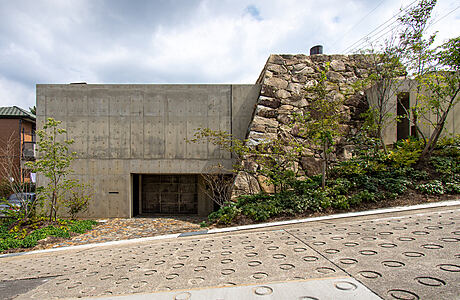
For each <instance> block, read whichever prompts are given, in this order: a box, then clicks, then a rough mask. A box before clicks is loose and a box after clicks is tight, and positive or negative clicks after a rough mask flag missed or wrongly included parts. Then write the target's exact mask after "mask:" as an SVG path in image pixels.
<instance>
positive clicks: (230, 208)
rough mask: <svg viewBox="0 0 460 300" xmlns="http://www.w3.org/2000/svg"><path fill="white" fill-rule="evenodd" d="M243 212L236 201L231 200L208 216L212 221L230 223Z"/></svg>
mask: <svg viewBox="0 0 460 300" xmlns="http://www.w3.org/2000/svg"><path fill="white" fill-rule="evenodd" d="M240 213H241V209H240V208H238V207H236V203H234V202H229V203H226V204H225V206H222V207H221V208H220V209H219V210H217V211H215V212H212V213H211V214H209V216H208V220H209V222H210V223H214V222H216V223H218V224H230V223H231V222H232V221H233V219H234V218H235V217H236V216H237V215H239V214H240Z"/></svg>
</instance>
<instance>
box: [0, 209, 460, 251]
mask: <svg viewBox="0 0 460 300" xmlns="http://www.w3.org/2000/svg"><path fill="white" fill-rule="evenodd" d="M456 205H460V200H449V201H442V202H435V203H426V204H417V205H411V206H396V207H391V208H381V209H373V210H368V211H360V212H351V213H342V214H335V215H328V216H321V217H312V218H306V219H297V220H288V221H279V222H271V223H260V224H251V225H243V226H235V227H227V228H217V229H210V230H201V231H198V232H193V231H192V232H184V233H175V234H167V235H159V236H152V237H145V238H137V239H129V240H121V241H112V242H103V243H94V244H85V245H78V246H68V247H60V248H52V249H44V250H35V251H28V252H19V253H8V254H0V258H5V257H14V256H22V255H31V254H41V253H48V252H58V251H65V250H84V249H88V248H95V247H102V246H112V245H123V244H130V243H136V242H147V241H155V240H163V239H172V238H179V237H187V236H188V237H190V236H195V235H205V234H213V233H223V232H234V231H240V230H249V229H259V228H264V227H275V226H283V225H290V224H301V223H308V222H315V221H324V220H334V219H341V218H350V217H359V216H369V215H379V214H385V213H391V212H402V211H410V210H417V209H426V208H437V207H449V206H456Z"/></svg>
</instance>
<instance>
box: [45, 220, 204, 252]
mask: <svg viewBox="0 0 460 300" xmlns="http://www.w3.org/2000/svg"><path fill="white" fill-rule="evenodd" d="M204 220H206V218H205V217H195V216H177V217H174V218H173V217H136V218H130V219H123V218H115V219H108V220H107V221H106V222H103V223H101V224H99V225H97V226H95V227H94V228H93V229H92V230H90V231H88V232H86V233H83V234H80V235H78V236H75V237H73V238H72V239H70V240H67V241H64V242H59V243H56V244H50V245H46V247H40V248H42V249H44V248H57V247H67V246H77V245H83V244H91V243H103V242H111V241H120V240H128V239H137V238H143V237H151V236H158V235H165V234H171V233H179V232H184V231H197V230H200V222H201V221H204Z"/></svg>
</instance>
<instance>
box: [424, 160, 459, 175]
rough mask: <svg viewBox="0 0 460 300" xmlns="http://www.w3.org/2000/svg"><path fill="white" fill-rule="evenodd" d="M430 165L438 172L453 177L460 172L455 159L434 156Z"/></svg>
mask: <svg viewBox="0 0 460 300" xmlns="http://www.w3.org/2000/svg"><path fill="white" fill-rule="evenodd" d="M430 163H431V165H432V166H433V167H434V168H435V170H436V172H438V173H440V174H443V175H452V174H454V173H459V171H460V170H459V169H460V168H459V166H458V164H457V160H456V159H455V158H453V157H442V156H434V157H431V159H430Z"/></svg>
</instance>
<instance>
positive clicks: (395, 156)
mask: <svg viewBox="0 0 460 300" xmlns="http://www.w3.org/2000/svg"><path fill="white" fill-rule="evenodd" d="M421 153H422V141H419V140H416V139H413V138H409V139H406V140H401V141H398V142H397V143H395V147H394V150H393V151H390V153H389V155H388V158H389V159H390V161H391V162H392V164H393V165H394V166H396V167H403V166H406V167H408V166H411V165H413V164H415V163H416V162H417V161H418V159H419V157H420V154H421Z"/></svg>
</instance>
